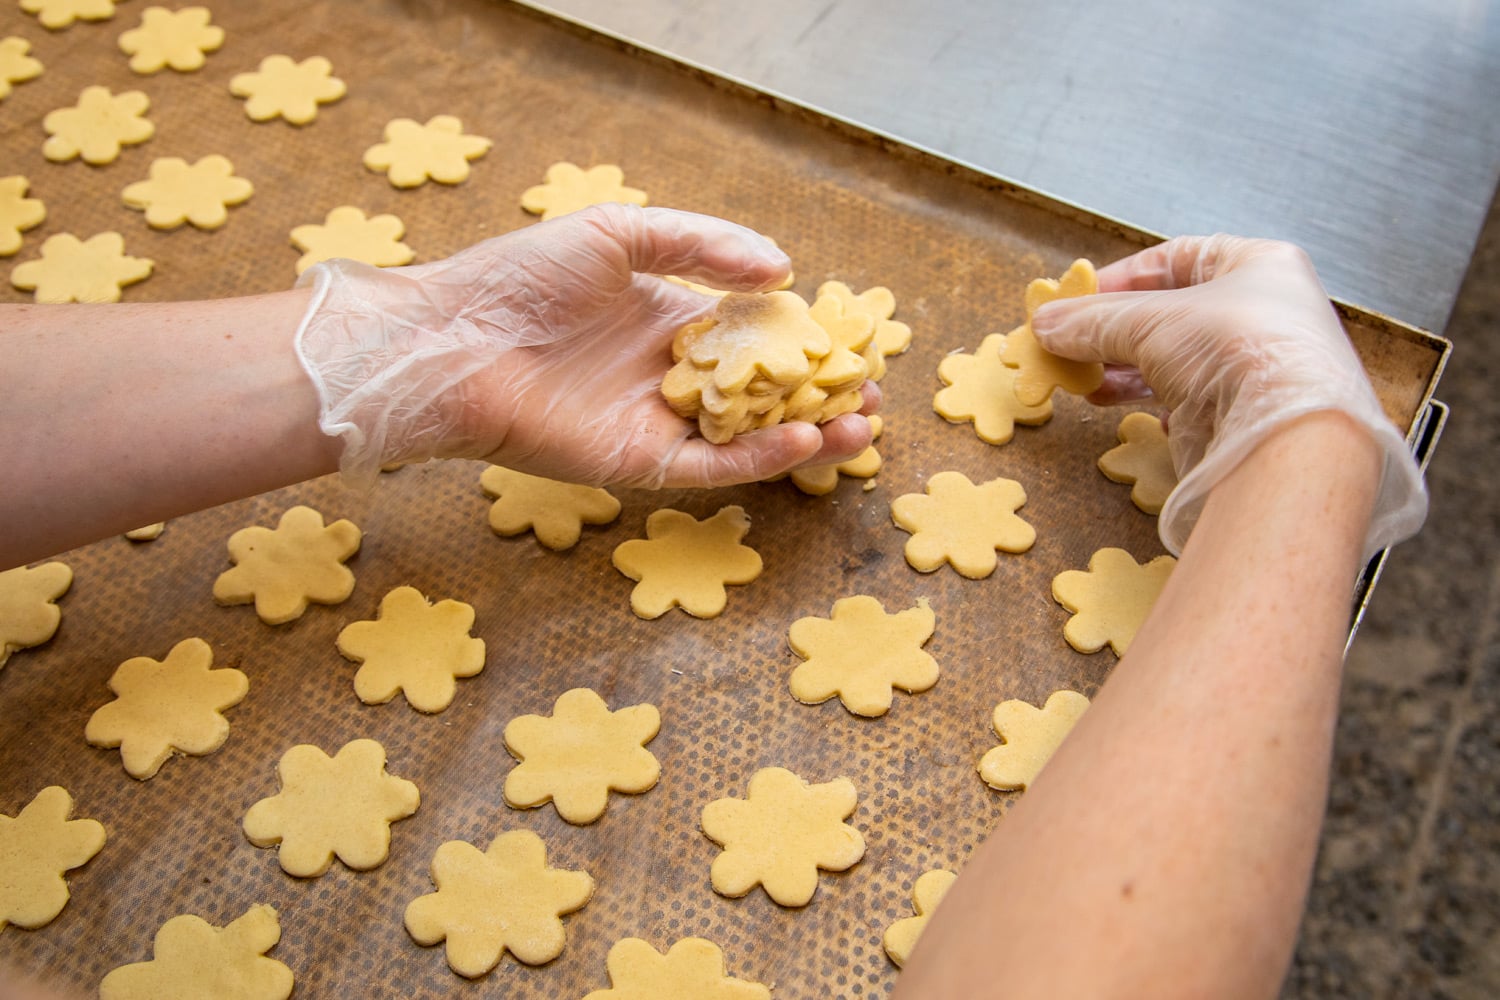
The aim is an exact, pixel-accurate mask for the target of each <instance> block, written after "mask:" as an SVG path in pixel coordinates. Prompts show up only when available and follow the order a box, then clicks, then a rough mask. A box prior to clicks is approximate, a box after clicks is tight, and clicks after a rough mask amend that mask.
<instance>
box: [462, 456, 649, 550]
mask: <svg viewBox="0 0 1500 1000" xmlns="http://www.w3.org/2000/svg"><path fill="white" fill-rule="evenodd" d="M479 485H480V486H481V487H483V489H484V492H485V493H487V494H489V495H490V496H492V497H495V498H496V500H495V502H494V503H493V504H491V505H490V527H491V528H492V529H494V531H495V534H497V535H505V536H509V535H519V534H520V533H521V532H523V531H531V532H532V533H534V534H535V535H536V540H537V541H538V542H540V543H541V544H542V545H545V546H546V547H547V548H549V549H570V548H572V547H573V546H574V545H577V544H578V539H579V538H580V537H582V535H583V526H584V525H585V524H609V523H610V522H611V521H613V520H614V519H615V518H617V517H619V516H620V501H618V500H616V499H615V498H614V497H613V496H611V495H610V493H609V491H608V490H603V489H599V488H598V487H595V486H580V485H579V484H577V483H564V482H559V481H558V480H556V479H544V478H542V477H541V476H532V475H527V474H526V473H524V472H517V471H516V470H514V469H506V468H502V467H501V466H498V465H491V466H489V467H488V468H486V469H485V470H484V471H483V472H482V473H480V474H479Z"/></svg>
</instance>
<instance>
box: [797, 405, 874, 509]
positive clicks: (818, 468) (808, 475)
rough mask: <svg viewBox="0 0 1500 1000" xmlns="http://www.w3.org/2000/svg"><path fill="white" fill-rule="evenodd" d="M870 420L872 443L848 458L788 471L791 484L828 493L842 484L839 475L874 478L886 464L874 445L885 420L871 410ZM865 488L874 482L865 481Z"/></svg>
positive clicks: (817, 494) (810, 491) (812, 492)
mask: <svg viewBox="0 0 1500 1000" xmlns="http://www.w3.org/2000/svg"><path fill="white" fill-rule="evenodd" d="M868 419H869V421H870V438H871V444H870V447H868V448H866V449H865V450H864V451H862V452H860V453H859V454H858V455H855V456H854V457H853V458H851V459H849V460H848V461H847V462H838V463H835V464H833V465H809V466H804V467H803V468H800V469H793V470H792V471H791V472H790V473H788V475H789V476H790V478H791V480H792V484H793V485H795V486H796V487H797V489H799V490H801V491H802V492H803V493H806V494H807V495H808V496H815V497H820V496H826V495H827V494H829V493H832V492H833V491H834V490H835V489H837V488H838V485H839V476H849V477H850V478H852V479H866V480H868V479H873V478H874V477H875V476H876V475H877V474H879V472H880V470H881V468H883V467H884V464H885V463H884V460H883V459H882V458H881V457H880V452H879V451H877V450H876V449H875V444H874V442H875V441H878V440H879V439H880V435H881V433H882V432H883V431H884V430H885V422H884V421H883V420H881V418H880V415H879V414H871V415H870V417H868ZM865 485H866V488H868V487H870V486H873V485H874V484H873V483H866V484H865Z"/></svg>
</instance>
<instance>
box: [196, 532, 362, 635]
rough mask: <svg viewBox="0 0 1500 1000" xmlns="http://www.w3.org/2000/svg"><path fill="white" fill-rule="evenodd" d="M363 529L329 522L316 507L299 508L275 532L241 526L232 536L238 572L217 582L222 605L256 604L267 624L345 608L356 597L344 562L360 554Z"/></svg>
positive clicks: (232, 555) (231, 553)
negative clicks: (317, 609)
mask: <svg viewBox="0 0 1500 1000" xmlns="http://www.w3.org/2000/svg"><path fill="white" fill-rule="evenodd" d="M359 542H360V530H359V529H358V528H357V527H355V526H354V523H353V522H351V521H346V520H338V521H335V522H333V523H332V524H329V525H326V526H325V525H324V524H323V515H322V514H319V513H318V512H317V511H315V510H313V509H312V508H311V507H300V506H299V507H293V508H291V509H290V510H288V511H287V512H286V513H285V514H282V515H281V520H280V522H278V523H277V525H276V527H275V528H262V527H260V526H259V525H256V526H253V527H249V528H241V529H240V530H239V531H236V532H235V533H234V534H232V535H230V536H229V558H230V560H231V561H232V562H234V563H235V565H234V567H233V568H232V569H227V570H225V571H224V572H223V573H220V574H219V577H218V579H216V580H215V581H214V600H215V601H218V602H219V603H220V604H230V605H233V604H249V603H250V602H252V601H254V602H255V613H256V614H257V615H259V616H260V620H261V621H263V622H265V623H266V624H267V625H282V624H284V623H286V622H289V621H293V620H294V619H297V618H301V617H302V613H303V612H305V611H306V610H307V606H308V604H310V603H311V604H339V603H342V602H343V601H347V600H348V599H349V595H350V594H352V593H354V574H353V573H351V572H350V571H349V567H347V566H345V565H344V560H346V559H348V558H349V557H350V556H352V555H354V553H356V552H358V551H359Z"/></svg>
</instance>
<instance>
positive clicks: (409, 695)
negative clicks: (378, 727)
mask: <svg viewBox="0 0 1500 1000" xmlns="http://www.w3.org/2000/svg"><path fill="white" fill-rule="evenodd" d="M473 627H474V609H473V608H472V607H470V606H469V605H467V604H464V603H463V602H462V601H439V602H437V603H436V604H433V603H432V602H430V601H428V600H427V598H426V597H423V596H422V592H421V591H419V590H417V588H415V587H397V588H396V589H395V590H392V591H391V592H390V593H388V594H386V595H385V597H383V598H381V601H380V615H379V617H378V619H377V620H375V621H363V622H353V623H351V624H349V625H346V626H344V630H343V631H342V632H340V633H339V637H338V648H339V652H340V653H342V654H344V657H345V658H346V659H349V660H353V661H354V662H355V663H358V664H360V668H359V670H358V671H357V672H356V673H355V675H354V693H355V694H356V695H358V696H359V700H360V701H362V702H364V703H365V704H366V705H383V704H385V703H386V702H388V701H390V700H391V699H392V698H394V697H396V695H397V694H400V693H404V694H405V695H406V700H407V702H408V703H409V704H410V705H411V707H412V708H415V709H416V710H417V711H419V712H441V711H442V710H443V709H445V708H447V707H448V706H449V705H450V704H452V702H453V696H454V695H455V694H457V693H458V684H457V682H456V681H455V678H458V677H473V676H474V675H475V674H477V673H479V672H480V671H481V670H483V669H484V640H483V639H477V638H475V637H473V636H471V635H470V634H469V630H470V629H472V628H473Z"/></svg>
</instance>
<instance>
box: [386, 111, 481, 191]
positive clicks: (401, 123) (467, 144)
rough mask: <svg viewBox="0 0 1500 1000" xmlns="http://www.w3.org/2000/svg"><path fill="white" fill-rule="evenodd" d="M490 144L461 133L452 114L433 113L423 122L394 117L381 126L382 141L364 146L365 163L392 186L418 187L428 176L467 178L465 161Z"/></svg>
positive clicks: (454, 181)
mask: <svg viewBox="0 0 1500 1000" xmlns="http://www.w3.org/2000/svg"><path fill="white" fill-rule="evenodd" d="M491 145H493V143H491V142H490V140H488V139H486V138H484V137H483V136H478V135H465V134H464V126H463V122H462V121H460V120H459V119H457V118H455V117H453V116H452V115H436V116H434V117H432V118H429V119H428V120H427V124H425V125H423V124H421V123H419V122H415V121H413V120H412V119H410V118H394V119H392V120H391V121H390V122H388V123H387V124H386V126H385V141H384V142H380V143H377V144H376V145H374V146H371V147H370V148H369V149H367V150H365V166H366V167H368V168H369V169H371V170H373V171H375V172H376V173H383V174H385V175H386V178H387V179H388V180H390V182H391V186H392V187H398V188H414V187H420V186H422V185H423V184H426V183H427V182H428V181H429V180H434V181H437V182H438V183H439V184H461V183H463V182H464V181H466V180H468V179H469V161H470V160H477V159H479V158H480V157H481V156H483V155H484V154H485V153H487V152H489V148H490V146H491Z"/></svg>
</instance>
